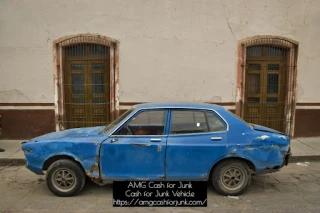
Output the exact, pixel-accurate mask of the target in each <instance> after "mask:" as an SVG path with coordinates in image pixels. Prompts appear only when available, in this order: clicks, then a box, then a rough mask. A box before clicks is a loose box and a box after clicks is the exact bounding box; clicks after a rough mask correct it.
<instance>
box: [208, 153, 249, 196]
mask: <svg viewBox="0 0 320 213" xmlns="http://www.w3.org/2000/svg"><path fill="white" fill-rule="evenodd" d="M240 176H241V177H240ZM211 179H212V184H213V186H214V188H215V189H216V190H217V192H218V193H219V194H222V195H231V196H235V195H240V194H242V193H243V192H244V191H245V190H246V189H247V187H248V186H249V185H250V183H251V173H250V169H249V166H248V165H247V164H246V163H245V162H244V161H241V160H235V159H230V160H225V161H222V162H221V163H219V164H218V165H217V167H216V168H215V169H214V171H213V172H212V177H211Z"/></svg>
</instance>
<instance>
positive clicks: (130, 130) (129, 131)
mask: <svg viewBox="0 0 320 213" xmlns="http://www.w3.org/2000/svg"><path fill="white" fill-rule="evenodd" d="M126 130H127V135H133V131H132V129H131V128H130V127H129V125H127V126H126Z"/></svg>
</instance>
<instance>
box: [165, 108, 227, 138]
mask: <svg viewBox="0 0 320 213" xmlns="http://www.w3.org/2000/svg"><path fill="white" fill-rule="evenodd" d="M173 111H199V112H204V113H205V119H206V122H207V115H206V113H212V114H213V115H215V116H216V117H217V118H218V119H219V120H220V121H221V122H222V123H223V124H224V126H225V130H224V131H214V132H212V131H208V132H201V133H181V134H171V128H172V112H173ZM169 114H170V116H169V122H168V129H167V131H168V132H167V134H168V135H169V136H182V135H186V136H188V135H190V136H191V135H204V134H214V133H224V132H228V131H229V124H228V122H227V121H226V120H225V119H224V118H223V117H222V116H221V115H220V114H219V113H218V112H216V111H215V110H211V109H196V108H175V109H170V112H169ZM207 125H208V123H207ZM208 127H209V126H208ZM209 129H210V128H209Z"/></svg>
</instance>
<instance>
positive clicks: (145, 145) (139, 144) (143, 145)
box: [132, 143, 151, 146]
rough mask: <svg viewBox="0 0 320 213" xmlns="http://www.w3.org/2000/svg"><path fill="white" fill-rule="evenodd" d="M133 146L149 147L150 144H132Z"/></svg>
mask: <svg viewBox="0 0 320 213" xmlns="http://www.w3.org/2000/svg"><path fill="white" fill-rule="evenodd" d="M132 145H133V146H151V144H146V143H132Z"/></svg>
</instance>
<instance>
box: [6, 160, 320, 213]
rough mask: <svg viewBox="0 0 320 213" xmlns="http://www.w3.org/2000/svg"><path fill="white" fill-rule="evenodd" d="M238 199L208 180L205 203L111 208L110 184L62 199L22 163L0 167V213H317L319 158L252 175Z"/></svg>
mask: <svg viewBox="0 0 320 213" xmlns="http://www.w3.org/2000/svg"><path fill="white" fill-rule="evenodd" d="M238 198H239V199H234V198H228V197H225V196H221V195H219V194H217V193H216V192H215V191H213V189H212V186H211V185H208V207H161V208H159V207H157V208H156V207H144V208H142V207H131V208H130V207H113V206H112V185H107V186H103V187H100V186H97V185H95V184H92V183H89V184H87V185H86V186H85V188H84V190H83V191H82V192H81V193H80V194H79V195H78V196H76V197H70V198H60V197H56V196H55V195H53V194H52V193H51V192H50V191H49V190H48V189H47V186H46V182H45V180H44V176H37V175H35V174H33V173H32V172H30V171H28V170H27V169H26V168H25V167H24V166H10V167H8V166H2V167H0V212H108V213H109V212H130V213H136V212H137V213H138V212H139V213H143V212H165V213H169V212H179V213H185V212H186V213H193V212H194V213H200V212H218V213H223V212H299V213H301V212H320V162H311V163H309V164H305V163H302V164H300V165H297V163H291V164H289V166H287V167H284V168H283V169H282V170H281V171H280V172H277V173H272V174H265V175H261V176H255V177H253V180H252V183H251V185H250V187H249V189H248V190H247V191H246V193H245V194H243V195H241V196H239V197H238Z"/></svg>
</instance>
